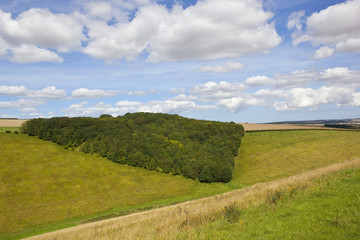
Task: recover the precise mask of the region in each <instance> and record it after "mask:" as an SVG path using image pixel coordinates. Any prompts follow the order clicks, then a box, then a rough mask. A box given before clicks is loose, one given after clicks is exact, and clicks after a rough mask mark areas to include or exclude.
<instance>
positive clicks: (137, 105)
mask: <svg viewBox="0 0 360 240" xmlns="http://www.w3.org/2000/svg"><path fill="white" fill-rule="evenodd" d="M213 108H216V106H214V105H199V104H197V103H195V102H193V101H190V100H181V99H169V100H164V101H160V100H154V101H149V102H147V103H141V102H135V101H119V102H117V103H116V104H115V107H114V106H112V105H111V104H106V103H103V102H99V103H97V104H95V105H93V106H89V104H88V102H82V103H77V104H72V105H70V106H69V107H68V108H66V109H64V110H63V112H64V113H66V114H67V115H68V116H93V117H96V116H100V115H101V114H111V115H113V116H119V115H123V114H125V113H127V112H154V113H158V112H161V113H182V112H191V111H206V110H209V109H213Z"/></svg>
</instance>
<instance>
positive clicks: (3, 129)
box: [0, 127, 20, 133]
mask: <svg viewBox="0 0 360 240" xmlns="http://www.w3.org/2000/svg"><path fill="white" fill-rule="evenodd" d="M6 131H11V132H12V133H13V132H15V131H18V132H20V128H19V127H0V133H4V132H6Z"/></svg>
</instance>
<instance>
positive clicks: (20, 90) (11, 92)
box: [0, 85, 28, 97]
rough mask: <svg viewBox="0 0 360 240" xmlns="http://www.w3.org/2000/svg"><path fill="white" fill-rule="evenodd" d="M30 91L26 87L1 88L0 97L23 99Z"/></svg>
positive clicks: (4, 86) (2, 86)
mask: <svg viewBox="0 0 360 240" xmlns="http://www.w3.org/2000/svg"><path fill="white" fill-rule="evenodd" d="M27 92H28V89H27V88H26V87H25V86H6V85H1V86H0V95H3V96H20V97H23V96H25V95H26V94H27Z"/></svg>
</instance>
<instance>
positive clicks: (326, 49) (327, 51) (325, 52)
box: [314, 46, 335, 59]
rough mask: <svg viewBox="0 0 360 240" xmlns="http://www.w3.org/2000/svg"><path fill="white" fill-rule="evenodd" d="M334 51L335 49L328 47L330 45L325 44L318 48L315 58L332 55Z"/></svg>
mask: <svg viewBox="0 0 360 240" xmlns="http://www.w3.org/2000/svg"><path fill="white" fill-rule="evenodd" d="M334 52H335V49H333V48H331V47H328V46H323V47H321V48H319V49H318V50H316V52H315V55H314V59H322V58H327V57H331V56H332V55H333V54H334Z"/></svg>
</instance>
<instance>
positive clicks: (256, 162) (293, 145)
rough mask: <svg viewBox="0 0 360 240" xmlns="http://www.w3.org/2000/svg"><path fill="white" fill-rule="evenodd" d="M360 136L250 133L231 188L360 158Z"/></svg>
mask: <svg viewBox="0 0 360 240" xmlns="http://www.w3.org/2000/svg"><path fill="white" fill-rule="evenodd" d="M359 146H360V132H353V131H324V130H321V131H319V130H299V131H267V132H251V133H246V136H245V138H244V139H243V141H242V146H241V148H240V151H239V156H238V157H237V159H236V161H235V171H234V173H233V180H232V181H231V184H233V185H234V186H236V187H239V186H241V185H252V184H254V183H258V182H266V181H270V180H275V179H280V178H284V177H288V176H292V175H295V174H298V173H301V172H305V171H308V170H312V169H316V168H320V167H324V166H328V165H330V164H333V163H337V162H342V161H346V160H350V159H355V158H357V157H360V147H359Z"/></svg>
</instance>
